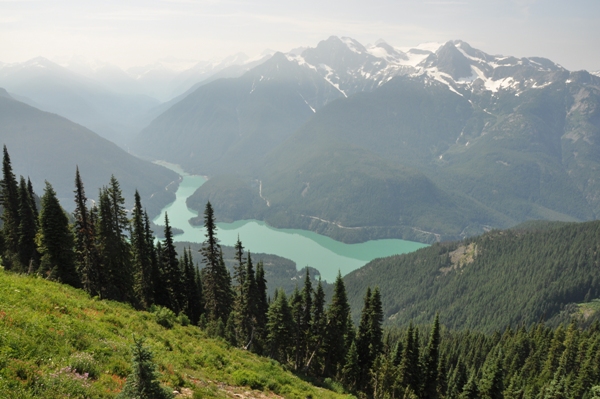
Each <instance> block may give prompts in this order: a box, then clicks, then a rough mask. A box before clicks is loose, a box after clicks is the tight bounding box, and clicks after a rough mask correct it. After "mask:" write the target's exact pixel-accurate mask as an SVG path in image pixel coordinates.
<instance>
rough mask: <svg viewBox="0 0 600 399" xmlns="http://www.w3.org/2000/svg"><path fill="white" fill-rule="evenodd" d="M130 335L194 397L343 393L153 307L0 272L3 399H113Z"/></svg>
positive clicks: (169, 381) (172, 383) (165, 378)
mask: <svg viewBox="0 0 600 399" xmlns="http://www.w3.org/2000/svg"><path fill="white" fill-rule="evenodd" d="M134 336H135V337H144V338H145V339H146V345H148V346H149V347H150V349H151V350H152V352H153V353H154V359H155V362H156V363H157V365H158V370H159V372H160V374H161V382H162V383H163V384H164V385H167V386H169V387H170V388H172V389H173V390H181V389H184V390H185V391H187V392H190V390H191V392H193V396H194V397H202V398H219V397H228V396H227V391H228V390H235V389H236V388H234V387H236V386H242V387H244V388H243V389H244V390H246V391H250V390H252V389H254V390H259V391H263V392H264V393H267V394H269V393H273V394H277V395H281V396H283V397H286V398H306V397H313V398H338V397H342V396H341V395H338V394H336V393H334V392H332V391H328V390H325V389H322V388H317V387H314V386H312V385H310V384H308V383H306V382H305V381H303V380H301V379H300V378H298V377H296V376H294V375H293V374H292V373H290V372H288V371H286V370H284V369H283V367H281V366H280V365H279V364H278V363H277V362H274V361H272V360H269V359H266V358H261V357H259V356H255V355H253V354H251V353H248V352H247V351H242V350H238V349H236V348H232V347H230V346H229V345H228V344H227V343H225V342H223V341H221V340H214V339H209V338H207V336H206V335H205V333H204V332H203V331H202V330H201V329H199V328H197V327H194V326H186V327H183V326H181V325H178V324H176V325H175V326H173V328H171V329H167V328H165V327H162V326H160V325H159V324H157V323H156V319H155V316H154V314H152V313H148V312H139V311H135V310H134V309H133V308H131V307H130V306H128V305H125V304H122V303H117V302H112V301H101V300H98V299H97V298H90V297H89V296H88V295H86V294H85V293H84V292H83V291H80V290H76V289H73V288H71V287H68V286H64V285H61V284H56V283H52V282H48V281H46V280H43V279H41V278H36V277H26V276H17V275H13V274H10V273H6V272H4V271H0V397H3V398H4V397H11V398H63V397H67V396H68V397H72V398H79V397H81V398H83V397H92V398H112V397H114V396H115V395H116V394H117V393H118V392H120V390H121V389H122V387H123V385H124V383H125V379H126V377H127V376H128V374H129V372H130V358H131V355H130V347H131V345H132V344H133V337H134Z"/></svg>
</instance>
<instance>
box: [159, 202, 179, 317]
mask: <svg viewBox="0 0 600 399" xmlns="http://www.w3.org/2000/svg"><path fill="white" fill-rule="evenodd" d="M164 234H165V238H164V240H163V252H162V255H163V259H162V264H163V267H164V269H163V274H162V278H163V281H162V283H163V284H164V285H165V287H166V288H167V292H168V301H169V304H168V306H167V307H168V308H169V309H171V310H172V311H173V312H175V313H179V312H180V311H181V310H182V309H183V307H184V303H183V298H182V295H181V293H182V291H183V290H182V289H181V285H182V279H181V269H180V267H179V261H178V259H177V251H176V249H175V243H174V242H173V230H172V229H171V226H170V225H169V215H168V214H167V213H165V230H164Z"/></svg>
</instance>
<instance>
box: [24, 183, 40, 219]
mask: <svg viewBox="0 0 600 399" xmlns="http://www.w3.org/2000/svg"><path fill="white" fill-rule="evenodd" d="M27 191H28V192H29V198H31V208H32V209H33V214H34V215H35V220H37V219H38V216H39V212H38V206H37V202H36V199H37V196H36V195H35V193H34V192H33V184H31V180H30V179H29V177H28V178H27Z"/></svg>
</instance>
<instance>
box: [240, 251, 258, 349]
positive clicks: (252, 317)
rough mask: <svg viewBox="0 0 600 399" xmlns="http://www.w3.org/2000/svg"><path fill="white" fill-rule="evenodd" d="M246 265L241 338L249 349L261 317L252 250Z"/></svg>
mask: <svg viewBox="0 0 600 399" xmlns="http://www.w3.org/2000/svg"><path fill="white" fill-rule="evenodd" d="M245 266H246V269H245V271H244V279H243V282H244V283H243V286H242V289H241V292H240V296H239V297H240V305H241V306H240V308H239V311H240V316H241V325H240V327H241V328H240V338H242V342H241V344H242V346H243V347H244V348H245V349H249V348H250V346H251V345H252V342H253V341H254V335H255V332H256V327H257V320H258V319H259V318H260V315H259V314H258V312H259V309H258V301H259V292H258V286H257V284H256V276H255V273H254V265H253V264H252V256H251V255H250V252H248V259H247V260H246V265H245Z"/></svg>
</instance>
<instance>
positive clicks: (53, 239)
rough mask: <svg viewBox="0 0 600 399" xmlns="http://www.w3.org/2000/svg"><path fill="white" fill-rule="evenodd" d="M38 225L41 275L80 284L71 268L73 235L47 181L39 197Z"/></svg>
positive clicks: (78, 285)
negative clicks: (42, 194)
mask: <svg viewBox="0 0 600 399" xmlns="http://www.w3.org/2000/svg"><path fill="white" fill-rule="evenodd" d="M39 226H40V230H39V235H38V238H37V240H38V248H39V251H40V253H41V255H42V258H41V261H40V271H41V272H42V274H43V275H44V276H46V277H47V278H49V279H51V280H56V281H60V282H61V283H64V284H69V285H72V286H73V287H80V285H81V284H80V281H79V276H78V275H77V271H76V270H75V253H74V252H73V234H72V233H71V230H70V228H69V219H68V218H67V215H66V214H65V212H64V211H63V209H62V208H61V206H60V204H59V202H58V199H57V198H56V193H55V192H54V189H53V188H52V186H51V185H50V183H48V182H46V189H45V190H44V196H43V197H42V210H41V212H40V220H39Z"/></svg>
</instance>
